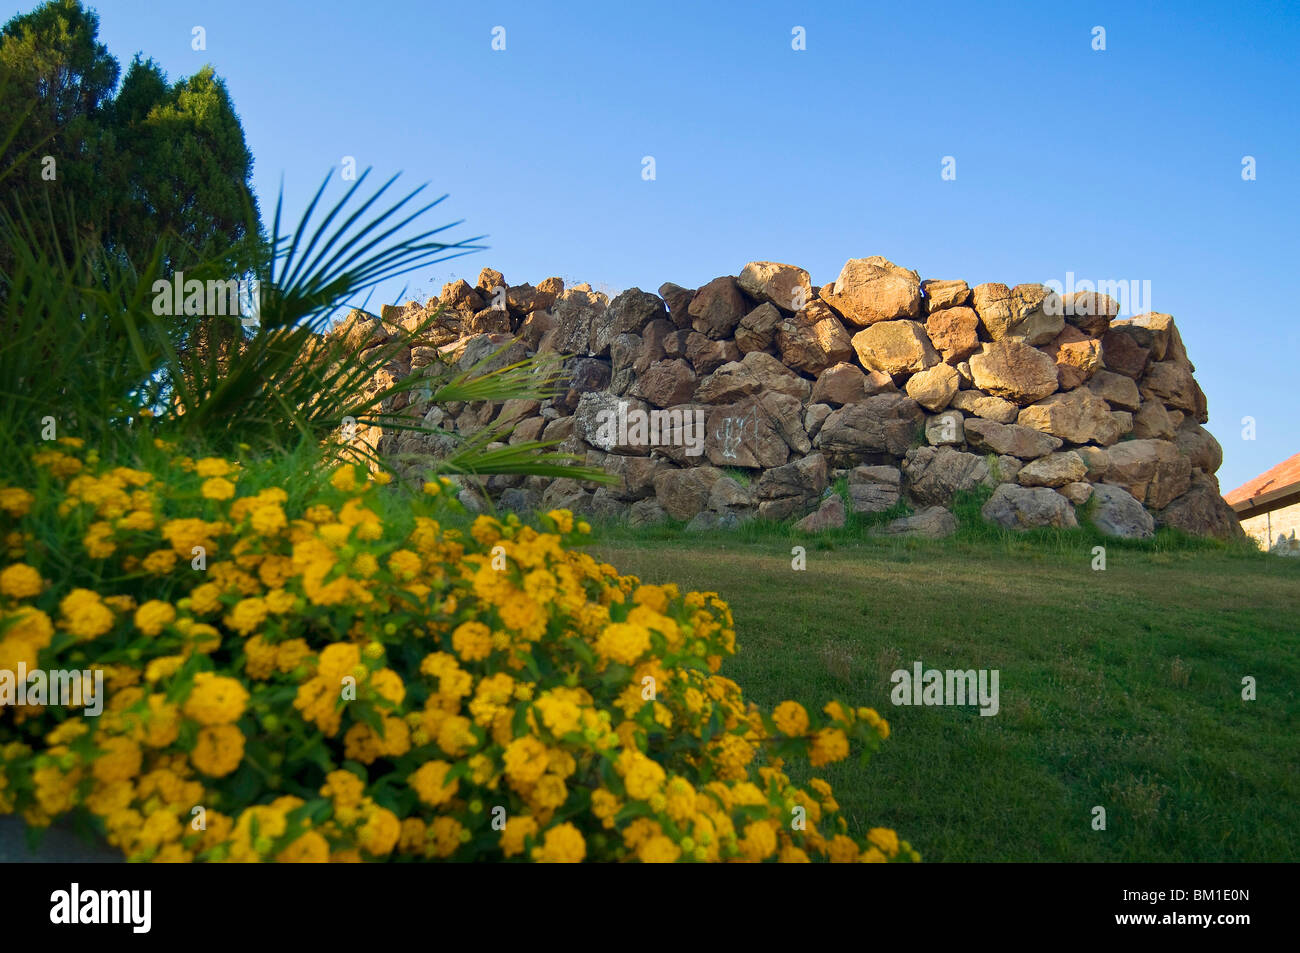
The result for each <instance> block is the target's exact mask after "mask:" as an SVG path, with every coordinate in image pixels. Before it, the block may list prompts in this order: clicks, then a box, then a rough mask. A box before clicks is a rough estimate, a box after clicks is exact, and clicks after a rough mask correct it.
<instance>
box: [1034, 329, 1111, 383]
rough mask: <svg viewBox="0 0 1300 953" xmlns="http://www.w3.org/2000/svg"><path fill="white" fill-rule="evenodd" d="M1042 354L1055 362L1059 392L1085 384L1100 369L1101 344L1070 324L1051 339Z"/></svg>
mask: <svg viewBox="0 0 1300 953" xmlns="http://www.w3.org/2000/svg"><path fill="white" fill-rule="evenodd" d="M1043 352H1044V353H1045V354H1046V355H1047V356H1048V357H1050V358H1051V359H1052V360H1053V361H1055V362H1056V379H1057V382H1058V383H1059V385H1060V388H1061V390H1073V389H1074V388H1076V387H1078V386H1079V385H1080V384H1083V383H1085V382H1087V380H1088V379H1089V378H1090V377H1092V375H1093V374H1095V373H1096V372H1097V370H1098V369H1099V368H1100V367H1101V342H1100V341H1098V340H1097V339H1096V338H1090V337H1088V336H1087V335H1086V334H1084V333H1083V332H1082V331H1080V330H1079V329H1078V328H1076V327H1074V326H1073V325H1070V324H1067V325H1066V326H1065V327H1063V328H1062V329H1061V333H1060V334H1058V335H1057V336H1056V337H1054V338H1052V340H1051V342H1049V343H1048V344H1047V346H1046V347H1044V348H1043Z"/></svg>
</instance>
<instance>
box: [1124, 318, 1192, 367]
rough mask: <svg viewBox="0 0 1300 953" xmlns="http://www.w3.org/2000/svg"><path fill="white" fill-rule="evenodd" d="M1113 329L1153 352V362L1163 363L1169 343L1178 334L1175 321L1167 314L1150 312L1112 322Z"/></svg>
mask: <svg viewBox="0 0 1300 953" xmlns="http://www.w3.org/2000/svg"><path fill="white" fill-rule="evenodd" d="M1110 326H1111V329H1112V330H1114V331H1118V332H1121V333H1124V334H1127V335H1128V336H1129V337H1131V338H1132V339H1133V340H1134V341H1136V342H1137V344H1138V346H1139V347H1144V348H1146V349H1147V350H1149V351H1150V352H1151V360H1153V361H1163V360H1164V359H1165V357H1166V356H1167V355H1168V352H1169V343H1170V341H1171V340H1172V339H1173V337H1174V335H1175V334H1176V333H1177V332H1176V331H1175V329H1174V319H1173V318H1172V317H1171V316H1170V315H1167V314H1161V313H1159V312H1157V311H1149V312H1147V313H1146V314H1139V315H1137V316H1136V317H1132V318H1124V319H1122V320H1119V321H1112V322H1111V324H1110Z"/></svg>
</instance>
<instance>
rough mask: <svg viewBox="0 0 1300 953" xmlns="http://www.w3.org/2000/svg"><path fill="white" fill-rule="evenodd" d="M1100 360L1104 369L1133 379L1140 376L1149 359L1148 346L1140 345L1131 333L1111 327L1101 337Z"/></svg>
mask: <svg viewBox="0 0 1300 953" xmlns="http://www.w3.org/2000/svg"><path fill="white" fill-rule="evenodd" d="M1101 354H1102V360H1103V361H1104V362H1105V364H1106V369H1107V370H1109V371H1114V372H1115V373H1116V374H1123V375H1124V376H1125V377H1131V378H1133V380H1137V379H1138V378H1140V377H1141V376H1142V374H1143V372H1144V371H1146V368H1147V362H1148V361H1149V360H1150V359H1151V351H1150V349H1149V348H1145V347H1142V346H1141V345H1140V344H1138V343H1137V341H1136V340H1135V339H1134V337H1133V335H1131V334H1127V333H1125V332H1124V331H1120V330H1116V329H1111V330H1110V331H1107V332H1106V333H1105V334H1104V335H1102V338H1101Z"/></svg>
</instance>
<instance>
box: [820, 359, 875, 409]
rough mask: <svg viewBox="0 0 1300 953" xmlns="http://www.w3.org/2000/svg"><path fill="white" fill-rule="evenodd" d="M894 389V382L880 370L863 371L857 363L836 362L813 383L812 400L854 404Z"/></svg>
mask: <svg viewBox="0 0 1300 953" xmlns="http://www.w3.org/2000/svg"><path fill="white" fill-rule="evenodd" d="M892 390H894V382H893V380H892V379H891V378H890V377H889V375H887V374H882V373H880V371H868V372H867V373H865V374H864V373H863V372H862V369H861V368H860V367H858V366H857V365H856V364H849V363H847V362H846V363H841V364H834V365H832V366H830V367H828V368H826V370H824V371H822V372H821V374H820V375H818V377H817V381H816V383H814V384H813V389H812V401H813V403H818V404H834V405H835V406H837V407H838V406H840V405H842V404H852V403H853V402H855V401H859V400H866V399H867V398H868V397H870V396H872V395H873V394H882V393H885V392H886V391H892Z"/></svg>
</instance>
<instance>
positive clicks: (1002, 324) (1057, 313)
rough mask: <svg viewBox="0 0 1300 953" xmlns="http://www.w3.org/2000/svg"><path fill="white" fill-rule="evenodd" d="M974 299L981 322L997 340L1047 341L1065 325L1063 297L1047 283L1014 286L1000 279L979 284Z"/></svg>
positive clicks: (973, 294) (1037, 342) (1033, 342)
mask: <svg viewBox="0 0 1300 953" xmlns="http://www.w3.org/2000/svg"><path fill="white" fill-rule="evenodd" d="M971 301H972V303H973V304H974V307H975V312H976V313H977V314H978V315H979V317H980V323H982V324H983V325H984V328H985V330H986V331H988V333H989V337H991V338H992V339H993V340H995V341H1001V340H1003V339H1011V340H1018V341H1023V342H1024V343H1026V344H1030V345H1038V344H1046V343H1047V342H1048V341H1050V340H1052V338H1054V337H1056V336H1057V335H1058V334H1060V333H1061V328H1063V327H1064V326H1065V317H1064V316H1063V314H1062V313H1061V302H1060V298H1058V297H1057V296H1056V295H1055V293H1054V292H1053V291H1052V290H1051V289H1050V288H1048V287H1046V286H1044V285H1016V286H1015V287H1014V288H1008V287H1007V286H1006V285H1004V284H999V283H996V282H990V283H986V284H982V285H976V286H975V290H974V291H973V292H972V293H971Z"/></svg>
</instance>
